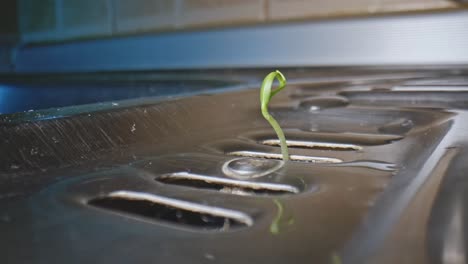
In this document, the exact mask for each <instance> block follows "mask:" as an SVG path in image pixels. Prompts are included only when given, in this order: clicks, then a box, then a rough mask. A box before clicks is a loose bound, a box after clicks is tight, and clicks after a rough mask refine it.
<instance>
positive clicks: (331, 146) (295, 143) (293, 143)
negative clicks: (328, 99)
mask: <svg viewBox="0 0 468 264" xmlns="http://www.w3.org/2000/svg"><path fill="white" fill-rule="evenodd" d="M261 144H263V145H267V146H280V141H279V140H278V139H267V140H263V141H261ZM286 144H287V145H288V147H291V148H308V149H319V150H362V147H361V146H358V145H353V144H343V143H331V142H314V141H302V140H286Z"/></svg>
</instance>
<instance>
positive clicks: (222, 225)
mask: <svg viewBox="0 0 468 264" xmlns="http://www.w3.org/2000/svg"><path fill="white" fill-rule="evenodd" d="M88 204H90V205H92V206H96V207H99V208H103V209H107V210H111V211H118V212H123V213H128V214H132V215H137V216H141V217H144V218H147V219H148V218H149V219H153V220H158V221H164V222H169V223H174V224H178V225H185V226H190V227H196V228H202V229H211V230H221V231H227V230H229V229H230V228H236V227H242V226H251V225H252V224H253V220H252V218H251V217H250V216H248V215H247V214H244V213H242V212H239V211H234V210H230V209H225V208H219V207H213V206H207V205H202V204H198V203H193V202H187V201H183V200H177V199H172V198H167V197H163V196H159V195H154V194H149V193H143V192H134V191H115V192H111V193H109V194H108V195H107V196H105V197H100V198H96V199H93V200H90V201H89V202H88Z"/></svg>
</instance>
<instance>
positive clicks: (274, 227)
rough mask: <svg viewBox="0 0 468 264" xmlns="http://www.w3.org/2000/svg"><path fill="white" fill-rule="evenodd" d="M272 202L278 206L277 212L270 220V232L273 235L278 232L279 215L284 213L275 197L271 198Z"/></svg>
mask: <svg viewBox="0 0 468 264" xmlns="http://www.w3.org/2000/svg"><path fill="white" fill-rule="evenodd" d="M273 202H274V203H275V205H276V207H277V208H278V213H277V214H276V216H275V219H273V222H271V225H270V233H272V234H273V235H277V234H279V229H280V228H279V225H280V220H281V217H282V216H283V213H284V209H283V205H282V204H281V203H280V201H278V200H277V199H273Z"/></svg>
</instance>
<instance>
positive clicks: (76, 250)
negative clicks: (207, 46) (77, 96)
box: [0, 68, 468, 264]
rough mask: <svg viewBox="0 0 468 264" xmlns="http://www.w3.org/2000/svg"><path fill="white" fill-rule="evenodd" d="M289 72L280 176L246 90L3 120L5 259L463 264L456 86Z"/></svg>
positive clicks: (464, 93) (279, 110)
mask: <svg viewBox="0 0 468 264" xmlns="http://www.w3.org/2000/svg"><path fill="white" fill-rule="evenodd" d="M265 72H267V71H262V70H250V71H249V70H246V71H229V72H216V73H215V74H214V73H212V75H217V76H218V77H219V78H220V79H223V78H226V79H230V80H234V79H235V80H238V82H239V83H244V84H245V86H246V87H257V86H258V85H259V82H260V81H261V78H262V76H263V75H264V73H265ZM284 72H285V74H286V76H287V77H288V79H289V80H290V85H289V86H288V88H286V91H285V92H283V93H282V94H281V93H280V94H279V95H278V96H276V97H275V98H274V100H272V105H271V107H270V111H271V113H272V114H273V115H274V116H275V118H276V119H277V120H278V121H279V123H280V124H281V125H282V127H283V129H284V132H285V134H286V138H287V140H288V145H289V148H290V153H291V154H292V159H291V161H289V162H283V161H281V160H279V159H278V157H280V149H279V146H278V142H277V139H276V137H275V133H274V131H272V130H271V128H270V127H269V125H268V123H266V122H265V121H264V120H263V118H262V116H261V113H260V111H259V100H258V92H259V91H258V89H251V90H249V89H243V90H242V89H239V90H238V91H227V92H223V93H213V94H210V95H206V94H205V95H203V96H200V95H198V96H191V97H187V98H177V99H167V98H166V99H165V100H157V101H151V100H146V99H145V98H142V99H134V100H131V103H128V101H119V104H120V107H114V106H112V105H104V106H102V107H100V108H95V107H93V105H87V106H85V107H81V108H79V110H76V108H74V106H71V107H68V108H67V107H65V111H67V115H59V114H57V113H55V112H54V111H52V110H49V111H48V112H46V113H43V114H44V115H46V116H47V118H40V119H34V118H33V119H30V113H19V114H13V115H0V119H1V120H2V123H1V126H0V136H1V138H2V140H1V141H0V149H1V150H2V151H1V152H0V160H1V162H0V234H2V239H1V240H0V248H1V250H0V252H1V253H2V258H3V259H6V263H155V262H157V263H421V264H422V263H464V261H465V260H466V254H465V252H466V251H465V248H466V247H465V240H466V236H465V233H466V227H465V225H464V223H465V222H466V219H465V216H466V212H465V209H464V208H466V207H467V206H466V205H465V202H466V197H465V196H466V195H465V189H466V187H467V186H468V184H467V183H465V179H464V176H463V175H464V172H465V171H467V168H465V167H466V166H465V164H466V162H465V161H466V159H467V158H466V155H467V154H466V152H467V151H466V147H465V145H466V143H467V141H468V137H467V134H466V131H468V112H467V111H466V110H467V109H468V86H466V85H468V84H464V83H463V82H462V81H463V80H465V79H464V78H466V76H468V70H467V71H465V70H464V69H456V70H453V69H450V68H445V69H436V68H432V69H416V70H415V69H401V70H399V69H398V68H392V69H289V70H285V71H284ZM195 75H196V74H195ZM198 75H200V76H199V78H202V77H203V74H202V73H198ZM465 86H466V88H467V89H465ZM246 87H244V88H246ZM405 87H408V90H406V89H405ZM446 87H447V89H445V88H446ZM194 89H196V88H194ZM39 112H41V111H39ZM337 261H338V262H337Z"/></svg>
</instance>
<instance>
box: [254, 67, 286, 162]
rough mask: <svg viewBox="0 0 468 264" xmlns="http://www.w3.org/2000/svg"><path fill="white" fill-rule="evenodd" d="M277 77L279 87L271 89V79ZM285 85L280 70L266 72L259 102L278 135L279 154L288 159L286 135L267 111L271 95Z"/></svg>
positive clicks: (263, 113) (265, 116)
mask: <svg viewBox="0 0 468 264" xmlns="http://www.w3.org/2000/svg"><path fill="white" fill-rule="evenodd" d="M275 78H276V79H278V81H279V87H278V88H276V89H275V90H273V91H272V90H271V86H272V84H273V81H274V80H275ZM285 86H286V78H285V77H284V75H283V74H282V73H281V72H280V71H278V70H277V71H274V72H271V73H270V74H268V75H267V76H266V77H265V79H263V83H262V87H261V88H260V103H261V109H262V115H263V117H264V118H265V119H266V120H267V121H268V122H269V123H270V125H271V126H272V127H273V129H274V130H275V132H276V135H277V136H278V139H279V141H280V146H281V154H282V155H283V160H284V161H288V160H289V153H288V145H287V144H286V137H285V136H284V133H283V130H282V129H281V127H280V125H279V124H278V122H277V121H276V120H275V119H274V118H273V116H271V115H270V113H268V104H269V103H270V100H271V98H272V97H273V96H275V95H276V94H277V93H278V92H279V91H281V90H283V88H284V87H285Z"/></svg>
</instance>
